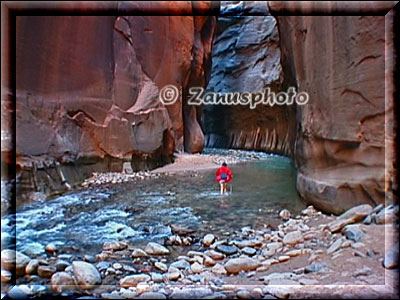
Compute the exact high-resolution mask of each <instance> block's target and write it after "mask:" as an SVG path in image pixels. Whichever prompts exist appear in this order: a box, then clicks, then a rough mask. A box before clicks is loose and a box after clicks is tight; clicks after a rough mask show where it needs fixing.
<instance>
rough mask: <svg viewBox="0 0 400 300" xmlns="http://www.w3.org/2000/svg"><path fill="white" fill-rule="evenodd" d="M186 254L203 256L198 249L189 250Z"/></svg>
mask: <svg viewBox="0 0 400 300" xmlns="http://www.w3.org/2000/svg"><path fill="white" fill-rule="evenodd" d="M187 255H188V256H189V257H195V256H203V255H204V253H203V252H200V251H189V252H188V253H187Z"/></svg>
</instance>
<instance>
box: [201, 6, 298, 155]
mask: <svg viewBox="0 0 400 300" xmlns="http://www.w3.org/2000/svg"><path fill="white" fill-rule="evenodd" d="M242 13H259V14H261V16H238V15H240V14H242ZM221 14H222V16H220V17H219V18H218V22H217V32H216V37H215V40H214V47H213V51H212V55H213V57H212V64H213V66H212V74H211V79H210V82H209V84H208V86H207V90H209V91H214V92H217V93H228V92H251V93H256V92H262V91H263V90H264V88H266V87H270V88H271V91H274V92H279V91H283V90H286V87H287V82H284V81H283V72H282V67H281V62H280V61H281V51H280V49H279V33H278V27H277V23H276V19H275V18H274V17H272V16H268V14H269V13H268V8H267V5H266V3H265V2H264V3H263V2H261V3H260V2H253V1H246V2H244V1H241V2H239V3H236V2H234V1H224V2H222V3H221ZM230 15H233V16H230ZM295 116H296V115H295V107H294V106H277V105H275V106H273V107H271V106H267V105H261V104H260V105H258V106H257V107H256V108H255V109H250V107H249V106H242V105H234V106H226V105H206V106H205V107H204V113H203V126H204V131H205V134H206V145H207V146H208V147H221V148H240V149H251V150H262V151H268V152H274V153H279V154H284V155H292V147H293V142H294V137H295V124H296V123H295Z"/></svg>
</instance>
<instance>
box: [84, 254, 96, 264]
mask: <svg viewBox="0 0 400 300" xmlns="http://www.w3.org/2000/svg"><path fill="white" fill-rule="evenodd" d="M83 260H84V261H86V262H89V263H95V262H96V257H95V256H93V255H85V256H84V257H83Z"/></svg>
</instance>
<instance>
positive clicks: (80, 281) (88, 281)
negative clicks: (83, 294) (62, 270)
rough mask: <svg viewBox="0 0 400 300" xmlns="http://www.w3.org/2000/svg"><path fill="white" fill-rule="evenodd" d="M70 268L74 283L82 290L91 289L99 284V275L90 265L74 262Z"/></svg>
mask: <svg viewBox="0 0 400 300" xmlns="http://www.w3.org/2000/svg"><path fill="white" fill-rule="evenodd" d="M72 268H73V273H74V276H75V280H76V283H77V285H79V286H80V287H81V288H82V289H92V288H94V287H95V286H96V285H99V284H101V276H100V273H99V271H97V269H96V268H95V266H93V265H92V264H90V263H87V262H84V261H74V262H73V263H72Z"/></svg>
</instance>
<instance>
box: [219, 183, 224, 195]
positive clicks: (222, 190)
mask: <svg viewBox="0 0 400 300" xmlns="http://www.w3.org/2000/svg"><path fill="white" fill-rule="evenodd" d="M219 186H220V193H221V195H222V194H223V193H224V183H223V182H220V183H219Z"/></svg>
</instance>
